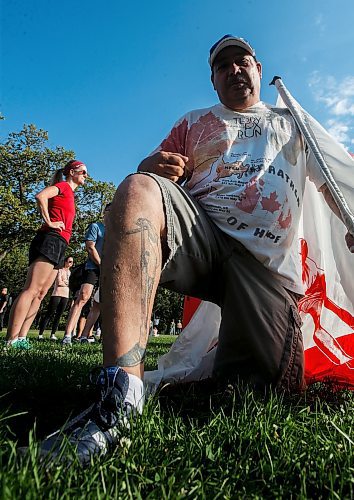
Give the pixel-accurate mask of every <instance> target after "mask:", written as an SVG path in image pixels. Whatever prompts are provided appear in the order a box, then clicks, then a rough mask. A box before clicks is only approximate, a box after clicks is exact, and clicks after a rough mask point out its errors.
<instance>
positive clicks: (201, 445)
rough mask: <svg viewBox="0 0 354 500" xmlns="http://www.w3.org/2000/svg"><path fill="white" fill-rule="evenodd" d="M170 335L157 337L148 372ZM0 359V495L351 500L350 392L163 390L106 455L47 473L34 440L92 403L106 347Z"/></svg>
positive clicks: (36, 349) (42, 346)
mask: <svg viewBox="0 0 354 500" xmlns="http://www.w3.org/2000/svg"><path fill="white" fill-rule="evenodd" d="M173 340H174V337H169V336H160V337H156V338H153V339H151V340H150V342H149V346H148V356H147V362H146V367H147V369H154V368H155V367H156V362H157V358H158V356H160V355H161V354H163V353H164V352H166V351H167V350H168V348H169V346H170V345H171V343H172V342H173ZM0 360H1V361H0V363H1V370H0V373H1V377H0V395H1V398H0V419H1V427H0V461H1V471H0V498H1V499H42V498H43V499H59V498H60V499H69V498H70V499H101V498H102V499H108V498H112V499H113V498H119V499H120V498H123V499H125V498H138V499H139V498H141V499H184V498H192V499H199V498H206V499H209V498H210V499H219V498H220V499H224V498H225V499H229V498H237V499H238V498H245V499H253V498H255V499H256V498H257V499H259V498H271V499H277V498H314V499H321V498H333V499H334V498H335V499H346V498H353V497H354V454H353V445H354V432H353V422H354V404H353V403H354V396H353V393H351V392H348V391H342V392H334V391H333V389H332V388H330V387H328V386H325V385H316V386H313V387H311V388H310V389H308V391H307V392H306V393H305V394H303V395H296V396H292V397H285V396H282V395H276V394H274V393H269V394H267V395H266V396H265V395H262V394H258V393H256V392H254V391H252V390H251V389H250V388H248V387H245V386H242V387H240V386H239V387H237V388H234V387H231V386H229V387H227V388H220V387H217V386H216V385H215V384H211V383H205V382H204V383H200V384H194V385H188V386H181V385H179V386H177V387H176V388H174V387H171V386H170V387H165V388H162V390H161V391H160V393H159V394H158V395H157V396H155V397H154V398H151V399H150V400H149V402H148V403H147V405H146V407H145V411H144V413H143V415H142V416H141V417H140V418H138V419H137V420H136V422H134V425H132V427H131V429H130V430H129V431H126V435H125V436H124V437H123V438H122V440H121V445H120V446H119V447H117V449H116V450H114V452H113V453H112V454H110V455H109V456H106V457H101V458H100V457H98V458H96V459H95V460H93V461H92V463H91V465H90V466H89V467H87V468H85V469H84V468H82V467H81V466H80V465H79V464H78V463H76V462H74V463H70V465H69V460H68V461H67V462H65V457H64V460H63V463H62V464H61V465H57V466H55V467H51V468H43V467H41V466H40V464H39V461H38V458H37V455H36V453H37V445H36V443H37V441H38V440H40V439H41V438H43V437H44V436H46V435H47V434H48V433H50V432H53V431H54V430H56V429H57V428H59V427H60V426H62V425H63V424H64V423H65V421H66V420H67V419H68V417H69V416H70V415H72V416H73V415H75V414H76V413H79V412H80V411H82V410H83V409H84V408H86V407H87V406H89V404H91V402H92V389H91V388H90V386H89V383H88V380H89V378H88V374H89V372H90V371H91V370H92V369H93V368H94V367H97V366H99V365H100V363H101V345H100V344H93V345H87V344H86V345H76V344H74V345H73V347H71V348H70V347H69V348H62V347H61V345H60V344H54V343H51V342H49V340H48V341H44V342H38V341H33V348H32V349H31V350H29V351H18V350H14V349H9V350H4V348H3V347H1V358H0ZM28 445H29V446H30V448H29V451H28V452H27V454H25V455H22V454H21V453H19V452H18V448H19V447H21V446H28ZM68 453H69V452H68Z"/></svg>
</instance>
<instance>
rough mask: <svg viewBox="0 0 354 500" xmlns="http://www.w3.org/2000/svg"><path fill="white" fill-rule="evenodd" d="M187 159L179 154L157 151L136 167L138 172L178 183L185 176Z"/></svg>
mask: <svg viewBox="0 0 354 500" xmlns="http://www.w3.org/2000/svg"><path fill="white" fill-rule="evenodd" d="M187 161H188V157H187V156H184V155H181V154H180V153H169V152H167V151H158V152H157V153H155V154H153V155H152V156H148V157H147V158H145V159H144V160H143V161H142V162H141V163H140V165H139V166H138V172H151V173H152V174H156V175H160V176H161V177H166V179H170V180H171V181H172V182H178V181H179V180H180V179H181V178H183V176H184V174H185V166H186V163H187Z"/></svg>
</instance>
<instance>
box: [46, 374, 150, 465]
mask: <svg viewBox="0 0 354 500" xmlns="http://www.w3.org/2000/svg"><path fill="white" fill-rule="evenodd" d="M96 384H97V388H98V389H99V392H100V396H99V399H98V401H97V402H96V403H95V404H93V405H91V406H90V407H89V408H88V409H87V410H85V411H84V412H82V413H81V414H80V415H78V416H77V417H76V418H74V419H72V420H71V421H69V422H68V423H67V424H66V425H65V426H64V428H63V429H61V430H59V431H57V432H55V433H54V434H51V435H50V436H48V437H47V438H46V439H45V440H44V441H43V442H42V443H41V446H40V455H41V456H42V457H46V458H47V459H49V460H55V459H56V458H57V457H60V455H61V450H62V446H63V445H65V443H70V444H71V445H73V446H74V447H75V448H74V450H75V454H76V456H77V458H78V460H79V461H80V462H81V464H82V465H88V464H89V463H90V461H91V458H92V457H94V456H95V455H105V454H106V453H107V452H108V451H109V450H112V449H114V447H115V446H116V445H117V444H118V443H119V442H120V440H121V438H122V437H123V436H124V429H125V430H126V429H128V428H129V426H130V419H131V418H134V417H135V416H136V415H137V414H138V413H140V410H139V409H138V408H136V407H134V406H132V404H131V403H130V402H128V401H127V399H126V397H127V392H128V388H129V378H128V375H127V373H126V372H125V371H124V370H123V369H122V368H118V367H115V368H114V371H113V372H112V370H110V369H106V368H103V369H102V370H101V372H100V374H99V376H98V377H97V381H96Z"/></svg>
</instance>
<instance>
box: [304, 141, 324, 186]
mask: <svg viewBox="0 0 354 500" xmlns="http://www.w3.org/2000/svg"><path fill="white" fill-rule="evenodd" d="M305 153H306V167H307V175H308V177H309V179H310V181H312V182H313V183H314V184H315V186H316V188H317V190H319V189H320V187H321V186H323V184H325V179H324V177H323V174H322V171H321V168H320V166H319V164H318V163H317V160H316V158H315V155H314V154H313V152H312V150H310V148H309V147H308V146H307V145H306V146H305Z"/></svg>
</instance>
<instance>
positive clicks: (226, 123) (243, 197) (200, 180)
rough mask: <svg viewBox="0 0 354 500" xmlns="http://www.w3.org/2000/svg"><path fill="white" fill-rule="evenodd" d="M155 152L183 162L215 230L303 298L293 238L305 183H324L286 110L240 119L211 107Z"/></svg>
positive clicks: (255, 109)
mask: <svg viewBox="0 0 354 500" xmlns="http://www.w3.org/2000/svg"><path fill="white" fill-rule="evenodd" d="M158 149H159V150H164V151H169V152H178V153H181V154H183V155H186V156H188V158H189V161H188V163H187V166H186V169H187V174H188V179H187V182H186V184H185V187H186V189H187V190H188V191H189V192H190V194H191V195H192V196H193V197H194V198H196V199H197V200H198V201H199V203H200V205H201V206H202V207H203V209H204V210H205V211H206V212H207V213H208V215H209V216H210V218H211V219H212V220H213V221H214V223H215V224H216V225H217V226H218V227H219V228H220V229H221V230H222V231H224V232H225V233H227V234H229V235H231V236H232V237H233V238H235V239H237V240H238V241H240V242H241V243H242V244H243V245H244V246H245V247H246V248H247V249H248V250H249V251H250V252H251V253H252V254H253V255H254V256H255V257H256V258H257V259H258V260H259V261H260V262H262V264H264V265H265V266H266V267H268V268H269V269H270V270H271V271H273V272H274V273H276V274H277V275H278V276H279V278H280V280H281V281H282V283H283V285H284V286H285V287H286V288H288V289H290V290H293V291H296V292H298V293H302V292H303V288H302V284H301V283H302V281H301V262H300V248H299V238H298V226H299V218H300V214H301V209H302V198H303V193H304V188H305V179H306V177H307V176H308V177H309V178H310V179H311V180H312V181H313V182H314V183H315V185H316V187H317V188H319V187H320V186H322V184H323V183H324V179H323V177H322V174H321V172H320V171H319V169H318V167H317V163H316V161H315V159H314V157H313V155H312V154H309V153H308V152H307V148H306V147H305V143H304V141H303V138H302V136H301V134H300V132H299V130H298V128H297V126H296V124H295V122H294V120H293V118H292V116H291V114H290V112H289V111H288V110H287V109H283V108H276V107H272V106H270V105H268V104H265V103H263V102H259V103H257V104H255V105H254V106H252V107H250V108H248V109H247V110H246V111H244V112H236V111H232V110H230V109H228V108H226V107H225V106H224V105H222V104H217V105H216V106H213V107H211V108H207V109H201V110H196V111H192V112H190V113H187V114H186V115H185V116H183V117H182V118H181V119H180V120H179V121H178V122H177V123H176V124H175V126H174V127H173V129H172V130H171V132H170V134H169V135H168V137H167V138H166V139H165V140H164V141H163V142H162V144H161V145H160V146H159V148H158Z"/></svg>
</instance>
